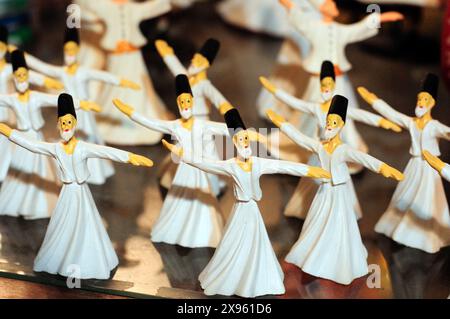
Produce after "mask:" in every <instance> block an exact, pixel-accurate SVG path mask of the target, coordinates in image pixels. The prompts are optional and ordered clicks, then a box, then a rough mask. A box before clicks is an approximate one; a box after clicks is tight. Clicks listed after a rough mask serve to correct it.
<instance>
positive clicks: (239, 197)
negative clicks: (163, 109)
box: [163, 108, 330, 297]
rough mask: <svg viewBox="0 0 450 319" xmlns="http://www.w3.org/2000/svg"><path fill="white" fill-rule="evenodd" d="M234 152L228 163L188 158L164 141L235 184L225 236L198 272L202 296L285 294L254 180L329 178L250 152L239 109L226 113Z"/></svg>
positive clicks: (323, 173) (321, 172)
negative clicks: (283, 176) (286, 176)
mask: <svg viewBox="0 0 450 319" xmlns="http://www.w3.org/2000/svg"><path fill="white" fill-rule="evenodd" d="M224 117H225V122H226V123H227V126H228V128H229V129H230V135H231V136H233V143H234V145H235V147H236V149H237V153H238V156H237V157H235V158H231V159H229V160H227V161H210V160H207V159H204V160H203V161H191V160H190V159H189V158H187V157H186V156H185V155H186V154H185V152H184V150H183V149H182V148H178V147H176V146H174V145H172V144H168V143H167V142H165V141H164V140H163V143H164V144H165V145H166V147H168V148H169V149H171V150H172V152H173V153H174V154H176V155H177V156H178V157H181V159H182V161H184V162H185V163H186V164H189V165H192V166H193V167H197V168H199V169H201V170H204V171H206V172H209V173H213V174H220V175H225V176H229V177H231V178H232V179H233V182H234V195H235V197H236V203H235V205H234V207H233V212H232V214H231V217H230V219H229V221H228V223H227V225H226V227H225V234H224V236H223V238H222V240H221V242H220V244H219V246H218V247H217V249H216V251H215V253H214V256H213V257H212V259H211V261H210V262H209V263H208V265H207V266H206V268H205V269H204V270H203V272H202V273H201V274H200V277H199V280H200V284H201V286H202V288H203V289H204V293H205V294H206V295H225V296H231V295H238V296H241V297H256V296H262V295H279V294H283V293H284V292H285V289H284V285H283V278H284V275H283V271H282V270H281V267H280V264H279V263H278V260H277V257H276V255H275V253H274V251H273V248H272V246H271V243H270V240H269V237H268V235H267V231H266V228H265V226H264V221H263V220H262V218H261V213H260V211H259V208H258V204H257V202H258V201H259V200H261V196H262V192H261V188H260V184H259V178H260V177H261V176H262V175H265V174H289V175H294V176H309V177H314V178H329V177H330V174H329V173H328V172H327V171H325V170H323V169H321V168H317V167H310V166H307V165H304V164H300V163H292V162H286V161H278V160H272V159H265V158H260V157H256V156H252V150H251V147H250V140H251V137H250V136H249V132H250V131H251V130H247V129H246V127H245V125H244V123H243V121H242V119H241V117H240V116H239V112H238V111H237V110H236V109H234V108H231V109H230V110H228V111H227V112H225V115H224Z"/></svg>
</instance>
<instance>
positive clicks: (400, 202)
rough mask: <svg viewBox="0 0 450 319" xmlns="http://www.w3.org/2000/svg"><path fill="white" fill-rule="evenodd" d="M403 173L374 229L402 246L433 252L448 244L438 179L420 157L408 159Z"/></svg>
mask: <svg viewBox="0 0 450 319" xmlns="http://www.w3.org/2000/svg"><path fill="white" fill-rule="evenodd" d="M404 175H405V179H404V180H403V181H401V182H400V183H399V184H398V186H397V189H396V190H395V193H394V196H393V197H392V201H391V203H390V205H389V207H388V209H387V210H386V212H385V213H384V214H383V216H381V218H380V220H379V221H378V223H377V224H376V226H375V231H376V232H378V233H381V234H384V235H386V236H388V237H390V238H392V239H393V240H395V241H396V242H398V243H400V244H403V245H405V246H408V247H412V248H417V249H420V250H423V251H425V252H428V253H436V252H438V251H439V250H440V249H441V248H443V247H445V246H448V245H450V216H449V208H448V203H447V199H446V197H445V192H444V185H443V183H442V178H441V177H440V176H439V174H438V173H437V172H436V171H435V170H434V169H433V168H432V167H431V166H430V165H428V163H427V162H426V161H424V160H423V159H422V158H421V157H413V158H411V160H410V161H409V163H408V165H407V166H406V169H405V172H404Z"/></svg>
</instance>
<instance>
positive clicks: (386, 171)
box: [380, 163, 405, 181]
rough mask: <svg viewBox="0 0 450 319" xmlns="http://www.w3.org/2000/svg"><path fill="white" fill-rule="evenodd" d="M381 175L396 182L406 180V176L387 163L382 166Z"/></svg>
mask: <svg viewBox="0 0 450 319" xmlns="http://www.w3.org/2000/svg"><path fill="white" fill-rule="evenodd" d="M380 174H381V175H383V176H384V177H386V178H392V179H395V180H396V181H402V180H403V179H404V178H405V176H404V175H403V174H402V173H401V172H400V171H398V170H396V169H395V168H393V167H391V166H389V165H387V164H385V163H383V165H381V169H380Z"/></svg>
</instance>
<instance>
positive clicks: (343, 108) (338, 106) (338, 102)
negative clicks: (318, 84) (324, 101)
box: [328, 95, 348, 122]
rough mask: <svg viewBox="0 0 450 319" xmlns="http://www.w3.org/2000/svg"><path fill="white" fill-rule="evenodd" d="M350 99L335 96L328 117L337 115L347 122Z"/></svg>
mask: <svg viewBox="0 0 450 319" xmlns="http://www.w3.org/2000/svg"><path fill="white" fill-rule="evenodd" d="M347 107H348V99H347V98H346V97H343V96H342V95H335V96H333V99H332V100H331V105H330V109H329V111H328V115H330V114H337V115H339V116H340V117H341V119H342V120H343V121H344V122H345V120H346V118H347Z"/></svg>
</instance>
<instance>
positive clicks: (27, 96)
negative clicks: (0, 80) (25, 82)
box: [17, 90, 31, 103]
mask: <svg viewBox="0 0 450 319" xmlns="http://www.w3.org/2000/svg"><path fill="white" fill-rule="evenodd" d="M30 93H31V91H30V90H27V91H26V92H25V93H17V98H18V99H19V101H20V102H22V103H26V102H28V100H29V99H30Z"/></svg>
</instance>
